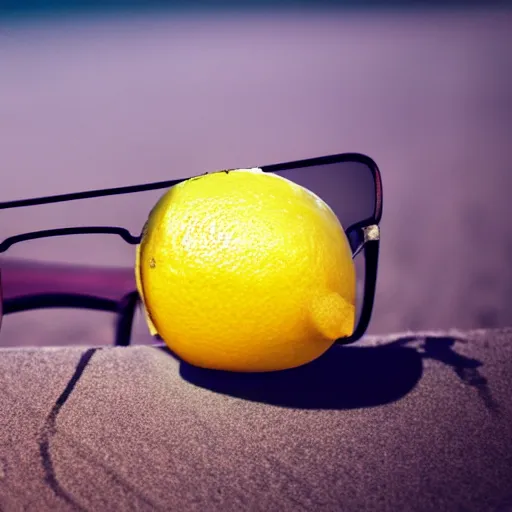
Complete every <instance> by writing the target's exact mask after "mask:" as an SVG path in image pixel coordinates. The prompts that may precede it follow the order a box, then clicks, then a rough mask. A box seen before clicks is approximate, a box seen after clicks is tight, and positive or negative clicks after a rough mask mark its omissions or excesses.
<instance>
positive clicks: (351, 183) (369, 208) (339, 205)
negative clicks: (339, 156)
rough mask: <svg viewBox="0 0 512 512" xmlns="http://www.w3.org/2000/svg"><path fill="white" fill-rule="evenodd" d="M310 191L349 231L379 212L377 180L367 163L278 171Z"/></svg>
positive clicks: (348, 163)
mask: <svg viewBox="0 0 512 512" xmlns="http://www.w3.org/2000/svg"><path fill="white" fill-rule="evenodd" d="M275 174H279V175H280V176H283V177H285V178H287V179H289V180H291V181H293V182H295V183H297V184H298V185H302V186H303V187H306V188H308V189H309V190H311V191H312V192H314V193H315V194H316V195H317V196H319V197H320V198H321V199H323V200H324V201H325V202H326V203H327V204H328V205H329V206H330V207H331V208H332V210H333V211H334V213H335V214H336V216H337V217H338V219H339V220H340V222H341V225H342V226H343V228H344V229H345V230H347V229H348V228H349V227H350V226H352V225H354V224H356V223H359V222H361V221H364V220H367V219H371V218H372V217H373V215H374V212H375V203H376V193H375V178H374V175H373V172H372V170H371V169H370V167H368V166H367V165H366V164H364V163H361V162H356V161H350V162H340V163H333V164H325V165H317V166H310V167H302V168H296V169H287V170H284V171H278V172H276V173H275Z"/></svg>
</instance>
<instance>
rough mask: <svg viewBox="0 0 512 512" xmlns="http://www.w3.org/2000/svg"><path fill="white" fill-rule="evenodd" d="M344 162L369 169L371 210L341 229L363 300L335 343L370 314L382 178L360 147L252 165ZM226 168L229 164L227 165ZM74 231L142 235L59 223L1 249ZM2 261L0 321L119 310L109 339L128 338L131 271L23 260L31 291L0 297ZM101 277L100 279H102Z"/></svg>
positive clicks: (11, 204)
mask: <svg viewBox="0 0 512 512" xmlns="http://www.w3.org/2000/svg"><path fill="white" fill-rule="evenodd" d="M344 162H357V163H362V164H364V165H366V166H367V167H368V169H369V170H370V171H371V173H372V176H373V180H374V184H375V204H374V211H373V214H372V215H371V216H370V217H368V218H366V219H363V220H361V221H359V222H357V223H355V224H352V225H351V226H348V228H346V229H345V233H346V235H347V237H348V240H349V243H350V246H351V248H352V257H353V258H355V256H356V255H357V254H358V253H359V252H363V255H364V259H365V280H364V292H363V304H362V309H361V315H360V317H359V321H358V323H357V325H356V328H355V329H354V332H353V334H352V335H351V336H349V337H346V338H342V339H339V340H337V341H336V344H338V345H346V344H350V343H354V342H355V341H357V340H358V339H360V338H361V337H362V336H363V334H364V333H365V331H366V330H367V328H368V325H369V323H370V320H371V315H372V311H373V304H374V300H375V290H376V283H377V269H378V259H379V243H380V228H379V223H380V220H381V217H382V180H381V175H380V170H379V168H378V167H377V164H376V163H375V162H374V161H373V160H372V159H371V158H370V157H368V156H366V155H363V154H360V153H341V154H336V155H329V156H323V157H316V158H308V159H303V160H297V161H291V162H286V163H280V164H273V165H265V166H259V167H257V168H258V169H261V170H262V171H263V172H269V173H278V172H280V171H285V170H293V169H299V168H305V167H317V166H321V165H327V164H336V163H344ZM229 170H230V169H228V170H227V171H229ZM215 172H222V171H215ZM206 174H208V173H206ZM200 176H201V175H199V176H193V177H189V178H181V179H174V180H168V181H160V182H154V183H147V184H142V185H132V186H125V187H116V188H107V189H99V190H91V191H84V192H76V193H68V194H60V195H53V196H45V197H37V198H31V199H19V200H14V201H6V202H0V210H5V209H10V208H21V207H25V206H36V205H43V204H51V203H58V202H64V201H75V200H80V199H88V198H96V197H105V196H113V195H121V194H131V193H136V192H144V191H150V190H158V189H165V188H170V187H172V186H174V185H176V184H178V183H180V182H183V181H186V180H189V179H191V178H199V177H200ZM76 234H116V235H118V236H120V237H121V238H122V239H123V240H125V241H126V242H127V243H128V244H131V245H136V244H138V243H140V240H141V235H133V234H132V233H130V232H129V231H128V230H127V229H125V228H122V227H116V226H83V227H71V228H58V229H49V230H41V231H34V232H29V233H21V234H18V235H14V236H11V237H8V238H6V239H4V240H2V241H0V255H1V254H2V253H4V252H5V251H7V249H9V247H11V246H12V245H14V244H16V243H20V242H24V241H27V240H35V239H38V238H46V237H53V236H65V235H76ZM4 265H5V262H1V260H0V326H1V322H2V314H3V315H6V314H9V313H15V312H21V311H27V310H32V309H40V308H56V307H64V308H82V309H93V310H100V311H111V312H115V313H117V315H118V316H117V326H116V334H115V342H114V344H115V345H119V346H127V345H129V344H130V338H131V331H132V324H133V319H134V315H135V311H136V308H137V305H138V304H139V303H140V298H139V295H138V293H137V291H136V290H134V289H133V283H134V279H132V278H133V276H128V275H127V274H126V271H125V270H124V269H98V268H97V269H89V268H85V267H81V266H72V265H70V266H65V265H53V266H52V265H47V264H41V263H33V264H23V265H20V266H19V267H18V271H19V272H21V274H20V275H21V276H22V277H21V278H22V279H25V280H26V281H27V282H30V283H31V284H32V285H33V286H32V288H33V289H32V290H31V291H30V293H26V294H23V295H21V296H15V297H4V298H2V280H1V278H2V275H1V266H4ZM132 270H133V269H132ZM120 272H121V274H120ZM132 273H133V272H132ZM87 276H89V281H87ZM91 277H94V278H95V280H93V281H94V282H92V284H91V281H90V278H91ZM102 279H103V280H104V281H103V282H102ZM52 280H53V282H55V283H57V284H58V283H60V286H57V288H59V289H60V291H58V292H56V293H44V292H40V291H38V283H39V285H41V286H42V288H44V284H45V283H49V282H52ZM102 283H104V284H102ZM41 286H40V288H41ZM80 287H81V288H80ZM80 290H82V291H80ZM120 290H121V296H122V298H121V300H119V298H117V299H116V298H115V295H116V293H113V292H117V297H119V291H120Z"/></svg>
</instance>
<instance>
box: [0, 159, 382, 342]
mask: <svg viewBox="0 0 512 512" xmlns="http://www.w3.org/2000/svg"><path fill="white" fill-rule="evenodd" d="M259 169H261V170H262V171H263V172H268V173H274V174H277V175H279V176H282V177H284V178H287V179H289V180H290V181H293V182H295V183H297V184H298V185H301V186H303V187H306V188H307V189H309V190H310V191H312V192H314V193H315V194H316V195H317V196H319V197H320V198H321V199H323V200H324V201H325V202H326V203H327V204H328V205H329V206H330V207H331V209H332V210H333V211H334V213H335V214H336V216H337V217H338V219H339V220H340V222H341V224H342V226H343V228H344V229H345V233H346V236H347V239H348V241H349V244H350V247H351V249H352V257H353V259H354V261H355V263H356V278H357V290H358V293H357V304H356V311H357V316H356V324H355V325H356V327H355V329H354V332H353V333H352V335H351V336H349V337H346V338H342V339H340V340H338V341H337V343H338V344H349V343H353V342H355V341H357V340H358V339H360V338H361V336H362V335H363V334H364V333H365V331H366V330H367V328H368V325H369V323H370V319H371V315H372V309H373V303H374V297H375V288H376V280H377V267H378V257H379V240H380V230H379V223H380V220H381V215H382V183H381V177H380V171H379V169H378V167H377V165H376V164H375V162H374V161H373V160H372V159H371V158H369V157H368V156H365V155H362V154H358V153H344V154H338V155H330V156H324V157H319V158H311V159H306V160H298V161H294V162H287V163H281V164H274V165H266V166H260V167H259ZM189 178H190V177H187V178H182V179H176V180H170V181H161V182H157V183H148V184H144V185H134V186H126V187H119V188H109V189H103V190H92V191H86V192H77V193H70V194H61V195H55V196H47V197H38V198H32V199H20V200H14V201H7V202H2V203H0V210H2V211H1V213H0V216H1V218H2V224H1V227H0V325H1V321H2V317H3V316H5V315H10V314H12V313H20V312H24V311H30V310H37V309H44V308H76V309H87V310H96V311H104V312H111V313H114V314H115V315H116V322H115V335H114V344H115V345H120V346H127V345H129V344H130V342H131V339H132V330H133V322H134V316H135V314H136V312H137V306H138V305H139V304H140V297H139V295H138V293H137V291H136V284H135V272H134V265H135V250H134V247H133V246H135V245H137V244H138V243H140V240H141V232H142V228H143V226H144V224H145V222H146V220H147V217H148V215H149V212H150V211H151V209H152V207H153V206H154V204H155V203H156V202H157V200H158V199H159V198H160V197H161V195H162V194H163V193H164V192H165V189H168V188H170V187H172V186H174V185H176V184H177V183H180V182H182V181H185V180H187V179H189ZM9 216H10V217H9ZM71 235H75V236H72V237H71V238H68V237H69V236H71ZM76 235H83V236H76ZM85 235H87V236H85ZM105 235H110V236H109V237H105ZM95 237H97V239H96V240H94V238H95ZM98 237H99V238H98ZM57 241H58V242H57ZM56 242H57V243H56ZM127 249H128V250H127ZM359 255H361V256H362V258H358V256H359ZM360 263H361V264H360ZM1 344H2V336H1V334H0V345H1Z"/></svg>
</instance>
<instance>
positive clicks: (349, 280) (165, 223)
mask: <svg viewBox="0 0 512 512" xmlns="http://www.w3.org/2000/svg"><path fill="white" fill-rule="evenodd" d="M135 270H136V279H137V287H138V290H139V293H140V296H141V299H142V303H143V307H144V310H145V314H146V320H147V322H148V326H149V329H150V331H151V333H152V334H153V335H155V334H158V335H159V336H160V337H161V338H162V340H163V341H164V342H165V343H166V345H167V346H168V347H169V348H170V349H171V350H172V351H173V352H174V353H175V354H176V355H177V356H178V357H180V358H181V359H182V360H184V361H186V362H188V363H190V364H192V365H195V366H199V367H203V368H211V369H219V370H228V371H238V372H263V371H275V370H283V369H287V368H293V367H297V366H301V365H303V364H306V363H308V362H310V361H312V360H314V359H316V358H318V357H319V356H320V355H322V354H323V353H324V352H325V351H326V350H328V349H329V348H330V347H331V345H332V344H333V343H334V342H335V341H336V340H337V339H339V338H343V337H346V336H350V335H351V334H352V333H353V330H354V323H355V295H356V277H355V268H354V264H353V260H352V253H351V249H350V246H349V243H348V240H347V238H346V236H345V232H344V230H343V227H342V226H341V224H340V222H339V220H338V218H337V217H336V216H335V215H334V213H333V211H332V210H331V209H330V207H329V206H328V205H327V204H326V203H325V202H324V201H322V200H321V199H320V198H319V197H318V196H316V195H315V194H313V193H312V192H310V191H309V190H307V189H305V188H303V187H301V186H299V185H297V184H295V183H293V182H291V181H289V180H287V179H285V178H283V177H281V176H277V175H275V174H270V173H264V172H262V171H261V170H259V169H238V170H233V171H229V172H225V171H223V172H216V173H213V174H206V175H203V176H199V177H196V178H191V179H189V180H187V181H184V182H181V183H179V184H178V185H176V186H174V187H173V188H171V189H169V190H168V191H167V192H166V193H165V194H164V195H163V196H162V197H161V198H160V200H159V201H158V203H157V204H156V206H155V207H154V208H153V210H152V211H151V213H150V215H149V218H148V220H147V222H146V225H145V227H144V230H143V233H142V237H141V243H140V245H139V246H137V258H136V269H135Z"/></svg>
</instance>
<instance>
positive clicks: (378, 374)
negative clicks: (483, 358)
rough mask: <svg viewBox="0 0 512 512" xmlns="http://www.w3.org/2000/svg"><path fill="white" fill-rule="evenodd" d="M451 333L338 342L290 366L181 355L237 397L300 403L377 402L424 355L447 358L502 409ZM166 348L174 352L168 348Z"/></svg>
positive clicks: (413, 380) (406, 380) (403, 390)
mask: <svg viewBox="0 0 512 512" xmlns="http://www.w3.org/2000/svg"><path fill="white" fill-rule="evenodd" d="M459 342H460V343H465V342H464V340H457V339H455V338H451V337H426V338H425V337H422V338H420V337H418V338H415V337H404V338H399V339H397V340H395V341H393V342H390V343H388V344H386V345H381V346H377V347H357V346H354V347H353V346H350V347H348V346H333V347H332V348H331V349H330V350H328V351H327V352H326V353H325V354H324V355H323V356H322V357H320V358H318V359H317V360H315V361H313V362H312V363H309V364H307V365H304V366H301V367H299V368H293V369H290V370H283V371H278V372H269V373H234V372H224V371H219V370H207V369H204V368H198V367H195V366H192V365H190V364H188V363H186V362H183V361H181V365H180V373H181V376H182V377H183V379H185V380H186V381H188V382H190V383H191V384H194V385H196V386H200V387H202V388H205V389H209V390H211V391H214V392H217V393H223V394H226V395H230V396H233V397H237V398H242V399H245V400H250V401H254V402H261V403H266V404H271V405H277V406H281V407H292V408H300V409H352V408H361V407H374V406H378V405H384V404H387V403H391V402H394V401H396V400H399V399H400V398H402V397H404V396H405V395H406V394H408V393H409V392H410V391H411V390H413V389H414V387H415V386H416V384H417V383H418V382H419V380H420V379H421V376H422V374H423V360H424V359H432V360H435V361H439V362H442V363H444V364H446V365H448V366H449V367H451V368H452V369H453V371H454V372H455V373H456V375H457V376H458V377H459V378H460V379H461V380H462V382H463V383H465V384H467V385H469V386H473V387H475V388H476V390H477V392H478V395H479V396H480V398H481V399H482V400H483V402H484V404H485V405H486V406H487V407H488V408H489V409H493V410H497V406H496V404H495V403H494V401H493V399H492V397H491V394H490V391H489V388H488V386H487V380H486V379H485V377H483V376H482V375H481V374H480V373H479V370H478V369H479V367H481V366H482V363H481V362H480V361H478V360H476V359H472V358H469V357H466V356H463V355H461V354H459V353H457V352H456V351H455V349H454V347H455V344H456V343H459ZM162 350H164V351H166V352H168V353H169V354H171V355H172V353H171V352H170V351H169V350H168V349H166V348H162Z"/></svg>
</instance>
